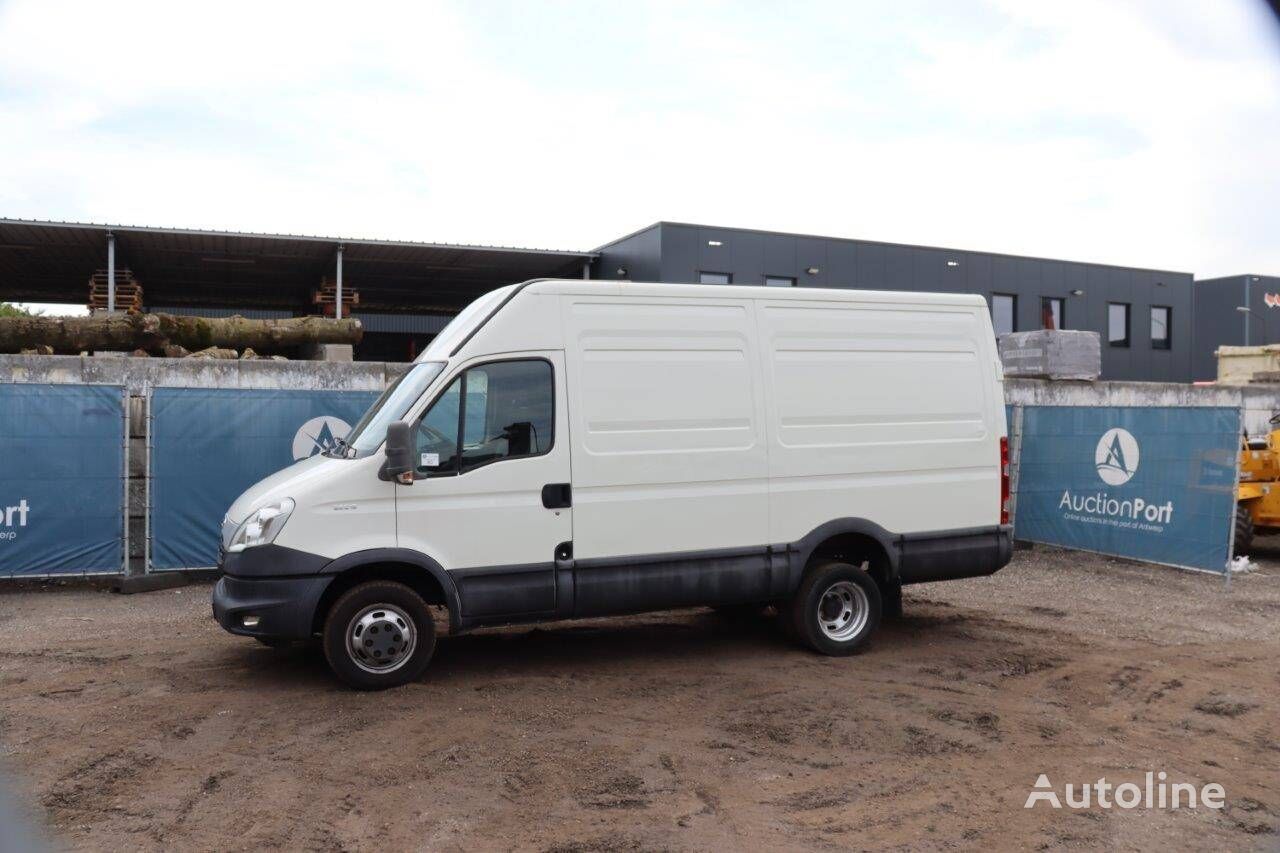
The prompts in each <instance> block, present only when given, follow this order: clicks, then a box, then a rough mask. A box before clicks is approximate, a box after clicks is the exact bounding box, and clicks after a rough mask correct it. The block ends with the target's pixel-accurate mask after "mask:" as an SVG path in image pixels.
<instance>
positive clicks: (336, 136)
mask: <svg viewBox="0 0 1280 853" xmlns="http://www.w3.org/2000/svg"><path fill="white" fill-rule="evenodd" d="M1264 15H1265V12H1264V11H1263V10H1262V9H1261V4H1259V6H1258V7H1254V6H1250V5H1247V4H1244V3H1221V4H1190V3H1188V4H1179V3H1168V4H1166V3H1161V4H1151V5H1143V4H1136V5H1130V6H1119V5H1117V4H1109V3H1107V4H1104V3H1093V2H1082V3H1073V4H1066V5H1063V4H1057V5H1054V4H1025V3H1014V2H1008V3H996V4H973V5H965V6H961V5H959V4H953V3H949V2H935V3H929V2H906V3H901V4H895V5H894V6H892V7H886V6H880V5H876V6H871V5H867V6H862V5H861V4H848V3H825V2H810V3H796V4H786V5H785V6H783V5H777V4H766V3H727V2H726V3H716V2H708V3H697V4H690V3H660V2H655V3H645V4H613V3H591V2H564V3H546V4H527V3H514V2H512V3H494V4H461V3H459V4H456V5H453V4H447V3H439V2H427V3H417V2H413V3H409V2H405V3H385V4H383V3H379V4H366V5H362V6H359V7H355V6H351V5H350V4H337V3H308V4H275V3H272V4H261V3H257V4H249V3H224V4H219V5H218V6H217V7H216V8H214V7H208V6H204V5H194V4H183V3H118V4H112V5H110V6H104V5H102V4H89V3H83V4H82V3H59V2H50V1H49V0H43V2H41V0H10V2H8V3H5V4H3V5H0V127H2V128H4V132H3V133H0V215H5V216H26V217H39V218H54V219H76V220H80V219H87V220H95V221H111V222H126V223H147V224H162V225H178V226H195V227H217V228H229V229H238V230H266V231H286V232H305V233H321V234H342V235H344V236H377V237H395V238H406V239H420V240H442V241H444V240H451V241H460V242H480V243H504V244H517V245H535V246H555V247H571V248H589V247H591V246H593V245H596V244H598V243H600V242H604V241H605V240H608V239H611V238H612V237H615V236H619V235H621V234H623V233H626V232H628V231H630V230H633V229H634V228H635V227H638V226H640V225H643V224H647V223H648V222H650V221H653V220H656V219H675V220H689V221H704V222H713V223H720V224H727V225H742V226H748V227H761V228H776V229H780V230H793V231H806V232H814V233H823V234H831V235H837V236H850V237H865V238H870V239H881V240H891V241H896V242H908V243H925V244H938V245H947V246H954V247H958V248H971V249H989V250H993V251H1005V252H1015V253H1027V254H1037V255H1046V256H1051V257H1066V258H1072V259H1078V260H1095V261H1103V262H1112V263H1126V264H1135V265H1142V266H1155V267H1164V268H1173V269H1180V270H1191V271H1194V272H1196V273H1197V274H1199V275H1202V276H1207V275H1214V274H1226V273H1230V272H1241V271H1246V270H1247V271H1252V272H1277V271H1280V244H1278V243H1277V242H1276V241H1275V240H1274V239H1273V236H1272V235H1274V233H1275V232H1276V229H1277V226H1278V225H1280V214H1278V213H1277V210H1276V205H1275V201H1274V199H1275V198H1276V197H1277V193H1276V190H1277V189H1280V161H1277V158H1276V157H1275V156H1274V153H1273V151H1272V149H1273V148H1274V140H1275V139H1277V138H1280V133H1278V132H1280V105H1278V104H1277V98H1276V95H1275V93H1276V92H1278V91H1280V86H1277V83H1280V79H1278V78H1280V70H1278V68H1280V62H1278V61H1277V56H1278V55H1280V49H1278V48H1277V42H1276V39H1275V37H1274V33H1273V32H1272V30H1271V28H1272V24H1271V22H1270V21H1269V20H1267V19H1266V18H1265V17H1264Z"/></svg>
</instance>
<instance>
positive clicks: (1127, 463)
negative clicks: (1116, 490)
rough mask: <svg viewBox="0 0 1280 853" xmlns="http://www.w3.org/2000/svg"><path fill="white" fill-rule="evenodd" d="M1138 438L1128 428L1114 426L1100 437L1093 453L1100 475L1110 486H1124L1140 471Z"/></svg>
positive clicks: (1095, 465)
mask: <svg viewBox="0 0 1280 853" xmlns="http://www.w3.org/2000/svg"><path fill="white" fill-rule="evenodd" d="M1138 458H1139V451H1138V440H1137V439H1136V438H1134V437H1133V433H1131V432H1129V431H1128V430H1127V429H1121V428H1120V427H1113V428H1112V429H1109V430H1107V431H1106V432H1105V433H1103V434H1102V438H1100V439H1098V449H1097V450H1096V451H1095V452H1094V454H1093V461H1094V467H1095V468H1097V469H1098V476H1099V477H1101V478H1102V482H1104V483H1106V484H1107V485H1108V486H1123V485H1124V484H1125V483H1127V482H1129V481H1130V480H1132V479H1133V475H1134V474H1136V473H1138Z"/></svg>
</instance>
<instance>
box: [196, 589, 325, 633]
mask: <svg viewBox="0 0 1280 853" xmlns="http://www.w3.org/2000/svg"><path fill="white" fill-rule="evenodd" d="M332 581H333V576H332V575H320V576H318V577H301V578H245V577H234V576H232V575H224V576H223V577H222V578H220V579H219V580H218V583H217V585H216V586H214V588H213V618H214V619H216V620H218V624H219V625H221V626H222V627H223V628H224V629H226V630H227V631H230V632H231V633H232V634H241V635H243V636H246V637H269V638H272V639H282V640H305V639H307V638H308V637H310V636H311V634H312V630H311V628H312V621H313V619H314V617H315V612H316V606H317V605H318V604H319V603H320V596H321V595H323V594H324V591H325V588H326V587H328V586H329V584H330V582H332ZM246 616H256V617H258V621H257V624H256V625H254V626H252V627H248V626H246V625H245V624H244V619H245V617H246Z"/></svg>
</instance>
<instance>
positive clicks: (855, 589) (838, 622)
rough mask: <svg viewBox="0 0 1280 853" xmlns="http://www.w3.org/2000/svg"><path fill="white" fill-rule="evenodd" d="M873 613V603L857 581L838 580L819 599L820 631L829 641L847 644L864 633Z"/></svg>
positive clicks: (818, 618)
mask: <svg viewBox="0 0 1280 853" xmlns="http://www.w3.org/2000/svg"><path fill="white" fill-rule="evenodd" d="M870 616H871V602H870V601H869V600H868V599H867V593H866V591H865V590H863V588H862V587H860V586H858V585H857V584H856V583H854V582H853V581H836V582H835V583H833V584H832V585H831V586H829V587H827V588H826V590H825V591H824V592H823V593H822V595H821V596H819V598H818V612H817V614H816V617H817V620H818V630H820V631H821V632H822V635H823V636H824V637H826V638H827V639H828V640H834V641H835V642H837V643H845V642H848V641H849V640H851V639H853V638H854V637H856V636H858V634H860V633H861V632H862V629H863V628H865V627H866V624H867V619H869V618H870Z"/></svg>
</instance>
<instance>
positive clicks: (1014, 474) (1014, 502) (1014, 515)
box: [1009, 403, 1023, 538]
mask: <svg viewBox="0 0 1280 853" xmlns="http://www.w3.org/2000/svg"><path fill="white" fill-rule="evenodd" d="M1022 408H1023V407H1022V404H1020V403H1019V404H1015V405H1014V407H1013V424H1012V428H1013V435H1011V436H1010V437H1009V523H1010V524H1012V525H1013V526H1014V530H1015V531H1016V530H1017V521H1018V471H1019V469H1020V468H1021V465H1022ZM1014 538H1017V537H1016V536H1015V537H1014Z"/></svg>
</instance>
